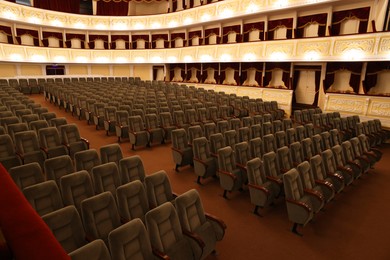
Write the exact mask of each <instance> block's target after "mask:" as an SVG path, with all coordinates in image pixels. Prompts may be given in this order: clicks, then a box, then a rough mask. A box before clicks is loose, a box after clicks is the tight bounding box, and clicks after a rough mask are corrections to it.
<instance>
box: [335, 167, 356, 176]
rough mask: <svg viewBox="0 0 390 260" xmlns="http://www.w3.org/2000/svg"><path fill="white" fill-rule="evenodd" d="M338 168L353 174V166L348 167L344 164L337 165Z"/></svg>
mask: <svg viewBox="0 0 390 260" xmlns="http://www.w3.org/2000/svg"><path fill="white" fill-rule="evenodd" d="M337 170H340V171H344V172H347V173H348V174H350V175H352V174H353V171H352V169H351V168H348V167H345V166H342V165H339V166H337Z"/></svg>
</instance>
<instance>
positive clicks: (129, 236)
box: [108, 219, 154, 259]
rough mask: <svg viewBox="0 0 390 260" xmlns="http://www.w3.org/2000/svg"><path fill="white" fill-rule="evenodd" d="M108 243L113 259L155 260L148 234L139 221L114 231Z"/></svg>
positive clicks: (131, 222) (133, 221)
mask: <svg viewBox="0 0 390 260" xmlns="http://www.w3.org/2000/svg"><path fill="white" fill-rule="evenodd" d="M108 243H109V246H110V252H111V257H112V259H138V258H140V259H154V255H153V251H152V246H151V244H150V239H149V235H148V232H147V231H146V228H145V225H144V223H142V221H141V220H139V219H133V220H132V221H130V222H128V223H126V224H124V225H122V226H120V227H119V228H116V229H115V230H113V231H112V232H111V233H110V234H109V236H108Z"/></svg>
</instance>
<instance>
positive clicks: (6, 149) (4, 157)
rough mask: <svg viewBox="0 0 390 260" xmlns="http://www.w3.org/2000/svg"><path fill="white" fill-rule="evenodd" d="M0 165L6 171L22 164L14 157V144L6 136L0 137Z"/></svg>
mask: <svg viewBox="0 0 390 260" xmlns="http://www.w3.org/2000/svg"><path fill="white" fill-rule="evenodd" d="M0 163H1V164H2V165H3V166H4V167H5V169H6V170H9V169H11V168H12V167H15V166H19V165H21V164H22V160H21V159H20V157H19V156H17V155H16V153H15V148H14V144H13V142H12V139H11V137H10V136H9V135H8V134H3V135H0Z"/></svg>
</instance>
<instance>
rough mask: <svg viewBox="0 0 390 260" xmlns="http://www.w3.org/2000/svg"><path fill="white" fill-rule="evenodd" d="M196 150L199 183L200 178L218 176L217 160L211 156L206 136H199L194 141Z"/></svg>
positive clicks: (196, 170)
mask: <svg viewBox="0 0 390 260" xmlns="http://www.w3.org/2000/svg"><path fill="white" fill-rule="evenodd" d="M193 151H194V171H195V174H196V175H197V176H198V177H197V183H198V184H201V182H200V179H201V178H203V179H205V178H208V177H211V176H216V173H217V161H216V160H215V158H214V157H212V156H211V153H210V147H209V142H208V141H207V139H206V137H199V138H196V139H195V140H194V141H193Z"/></svg>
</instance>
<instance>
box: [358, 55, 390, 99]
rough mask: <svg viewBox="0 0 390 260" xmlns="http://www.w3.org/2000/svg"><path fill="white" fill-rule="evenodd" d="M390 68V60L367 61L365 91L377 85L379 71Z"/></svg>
mask: <svg viewBox="0 0 390 260" xmlns="http://www.w3.org/2000/svg"><path fill="white" fill-rule="evenodd" d="M389 69H390V61H382V62H367V71H366V76H365V79H364V81H363V89H364V93H365V94H367V92H368V91H369V90H370V89H371V88H372V87H375V85H376V82H377V76H378V73H379V72H381V71H383V70H389Z"/></svg>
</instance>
